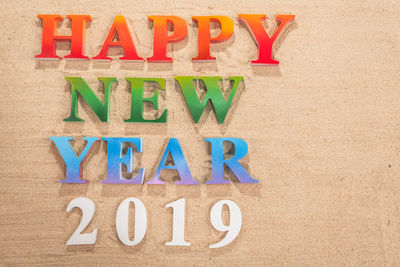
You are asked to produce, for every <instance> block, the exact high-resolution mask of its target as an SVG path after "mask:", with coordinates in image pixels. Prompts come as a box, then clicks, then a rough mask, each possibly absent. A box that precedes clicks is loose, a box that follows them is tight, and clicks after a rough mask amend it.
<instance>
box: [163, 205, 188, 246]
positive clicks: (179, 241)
mask: <svg viewBox="0 0 400 267" xmlns="http://www.w3.org/2000/svg"><path fill="white" fill-rule="evenodd" d="M165 207H167V208H172V209H173V212H172V213H173V216H172V240H171V241H169V242H166V243H165V245H166V246H184V247H189V246H190V242H187V241H185V199H184V198H181V199H178V200H176V201H174V202H171V203H169V204H167V205H165Z"/></svg>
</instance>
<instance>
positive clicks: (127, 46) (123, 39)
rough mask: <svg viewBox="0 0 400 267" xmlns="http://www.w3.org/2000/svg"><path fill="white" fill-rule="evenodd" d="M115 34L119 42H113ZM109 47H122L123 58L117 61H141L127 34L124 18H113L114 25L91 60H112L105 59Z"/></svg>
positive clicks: (119, 16) (129, 35)
mask: <svg viewBox="0 0 400 267" xmlns="http://www.w3.org/2000/svg"><path fill="white" fill-rule="evenodd" d="M115 34H118V38H119V41H116V42H114V41H113V40H114V37H115ZM110 47H122V49H124V52H125V56H123V57H120V58H119V60H131V61H143V58H141V57H139V56H138V55H137V52H136V48H135V45H134V44H133V40H132V36H131V34H130V32H129V28H128V24H127V23H126V20H125V18H124V16H121V15H118V16H116V17H115V20H114V23H113V24H112V26H111V29H110V31H109V33H108V35H107V38H106V40H105V41H104V44H103V47H102V48H101V51H100V53H99V54H98V55H97V56H95V57H94V58H93V59H94V60H112V58H110V57H107V51H108V49H109V48H110Z"/></svg>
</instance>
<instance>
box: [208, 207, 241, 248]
mask: <svg viewBox="0 0 400 267" xmlns="http://www.w3.org/2000/svg"><path fill="white" fill-rule="evenodd" d="M224 205H227V206H228V208H229V225H225V224H224V222H223V221H222V207H223V206H224ZM210 220H211V224H212V226H213V227H214V228H215V230H217V231H221V232H226V231H228V232H227V233H226V235H225V237H224V238H223V239H222V240H221V241H219V242H218V243H215V244H212V245H210V248H220V247H223V246H226V245H228V244H229V243H231V242H232V241H233V240H235V238H236V237H237V235H238V234H239V232H240V229H241V228H242V213H241V212H240V208H239V206H238V205H236V203H235V202H233V201H230V200H220V201H218V202H217V203H215V204H214V206H213V207H212V208H211V212H210Z"/></svg>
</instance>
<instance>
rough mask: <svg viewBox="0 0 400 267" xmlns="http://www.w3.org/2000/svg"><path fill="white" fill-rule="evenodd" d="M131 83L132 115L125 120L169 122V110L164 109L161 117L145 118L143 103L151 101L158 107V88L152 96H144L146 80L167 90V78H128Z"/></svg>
mask: <svg viewBox="0 0 400 267" xmlns="http://www.w3.org/2000/svg"><path fill="white" fill-rule="evenodd" d="M126 80H127V81H128V82H130V83H131V117H130V118H129V119H127V120H125V122H159V123H165V122H167V113H168V110H164V112H163V114H162V115H161V117H160V118H158V119H155V120H145V119H144V118H143V103H144V102H150V103H152V104H153V106H154V108H155V109H158V90H156V92H155V93H154V95H153V96H152V97H148V98H145V97H143V86H144V82H155V83H157V84H158V85H160V88H161V90H165V79H162V78H126Z"/></svg>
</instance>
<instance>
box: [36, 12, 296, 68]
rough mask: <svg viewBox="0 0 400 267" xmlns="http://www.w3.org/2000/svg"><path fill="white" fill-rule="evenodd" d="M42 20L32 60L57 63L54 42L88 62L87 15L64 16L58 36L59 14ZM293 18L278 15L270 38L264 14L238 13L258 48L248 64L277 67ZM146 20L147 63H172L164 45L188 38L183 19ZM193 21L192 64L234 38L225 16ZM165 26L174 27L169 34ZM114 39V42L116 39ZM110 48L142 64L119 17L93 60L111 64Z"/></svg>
mask: <svg viewBox="0 0 400 267" xmlns="http://www.w3.org/2000/svg"><path fill="white" fill-rule="evenodd" d="M38 17H39V18H40V19H41V20H42V25H43V32H42V51H41V53H40V54H39V55H36V56H35V57H36V58H38V59H44V60H60V59H61V57H59V56H57V54H56V43H57V42H62V41H68V42H71V53H70V54H69V55H67V56H65V57H64V58H66V59H75V60H76V59H79V60H88V59H89V57H88V56H85V55H84V51H85V45H84V40H85V31H86V23H87V22H89V21H91V20H92V17H91V16H90V15H67V18H69V19H70V20H71V35H70V36H64V35H57V23H58V22H59V21H62V20H63V17H62V16H60V15H38ZM294 18H295V16H294V15H277V16H276V18H275V20H276V22H277V25H278V26H277V29H276V30H275V32H274V33H273V34H272V36H269V35H268V34H267V32H266V30H265V28H264V24H263V22H264V21H265V19H266V15H257V14H240V15H238V19H239V21H241V22H242V23H244V24H245V25H246V27H247V29H248V30H249V31H250V34H251V36H252V37H253V39H254V41H255V42H256V44H257V47H258V58H257V60H253V61H251V64H254V65H277V64H279V62H278V61H276V60H274V59H273V55H272V46H273V44H274V42H275V40H276V38H277V37H278V36H279V33H280V32H281V31H282V29H283V28H284V27H285V26H286V25H287V24H288V23H289V22H290V21H293V20H294ZM148 20H149V21H152V22H153V56H152V57H149V58H147V61H148V62H173V59H172V58H171V57H168V56H167V45H168V44H169V43H177V42H182V41H183V40H185V39H186V37H187V35H188V29H187V24H186V22H185V20H184V19H182V18H181V17H178V16H148ZM192 20H193V21H194V22H195V23H197V28H198V49H197V53H198V54H197V56H196V57H194V58H192V61H193V62H209V61H215V59H216V58H215V57H213V56H211V54H210V45H211V44H213V43H221V42H225V41H227V40H229V39H230V38H231V37H232V35H233V28H234V27H233V26H234V23H233V20H232V19H230V18H228V17H226V16H194V17H192ZM211 22H214V23H218V25H219V27H220V33H219V34H218V35H217V36H215V37H211V35H210V24H211ZM168 26H171V27H170V28H173V31H172V33H171V34H169V32H168ZM116 37H118V38H117V40H115V39H116ZM110 47H120V48H122V49H123V51H124V56H123V57H120V58H119V60H122V61H144V59H143V58H142V57H140V56H139V55H138V53H137V50H136V47H135V45H134V42H133V39H132V36H131V33H130V30H129V28H128V24H127V22H126V20H125V18H124V17H123V16H122V15H118V16H116V17H115V20H114V22H113V24H112V25H111V28H110V31H109V33H108V35H107V37H106V40H105V41H104V44H103V46H102V48H101V50H100V52H99V54H98V55H97V56H95V57H93V58H92V59H93V60H103V61H111V60H112V58H110V57H108V56H107V53H108V49H109V48H110Z"/></svg>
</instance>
